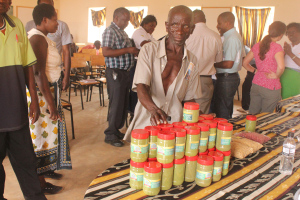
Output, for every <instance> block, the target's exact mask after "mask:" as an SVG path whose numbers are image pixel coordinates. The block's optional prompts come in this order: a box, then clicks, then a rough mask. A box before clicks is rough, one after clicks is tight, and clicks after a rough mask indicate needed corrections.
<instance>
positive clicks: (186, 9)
mask: <svg viewBox="0 0 300 200" xmlns="http://www.w3.org/2000/svg"><path fill="white" fill-rule="evenodd" d="M178 13H182V14H187V15H188V16H190V17H191V23H192V24H193V23H194V19H193V12H192V10H191V9H190V8H189V7H187V6H184V5H179V6H175V7H173V8H172V9H171V10H170V11H169V14H168V21H167V22H170V20H171V18H172V17H173V16H174V15H175V14H178Z"/></svg>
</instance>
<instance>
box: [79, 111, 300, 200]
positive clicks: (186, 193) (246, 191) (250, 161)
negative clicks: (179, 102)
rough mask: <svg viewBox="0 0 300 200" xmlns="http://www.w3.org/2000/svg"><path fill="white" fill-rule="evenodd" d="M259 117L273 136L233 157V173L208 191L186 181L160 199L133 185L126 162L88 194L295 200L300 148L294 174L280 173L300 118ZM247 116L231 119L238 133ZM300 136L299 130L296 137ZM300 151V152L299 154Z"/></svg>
mask: <svg viewBox="0 0 300 200" xmlns="http://www.w3.org/2000/svg"><path fill="white" fill-rule="evenodd" d="M256 116H257V118H258V119H257V129H256V132H259V133H261V134H265V135H267V136H269V137H271V140H269V141H268V142H267V143H265V144H264V145H263V148H261V149H260V150H259V151H257V152H255V153H253V154H250V155H249V156H247V157H246V158H244V159H237V158H232V159H231V161H230V167H229V173H228V174H227V175H226V176H224V177H222V179H221V180H220V181H218V182H215V183H212V184H211V185H210V186H208V187H206V188H202V187H200V186H198V185H196V183H195V182H192V183H187V182H184V183H183V184H182V185H180V186H176V187H175V186H173V187H172V188H171V189H169V190H167V191H160V193H159V194H158V195H156V196H153V197H151V196H147V195H145V193H144V192H143V191H142V190H134V189H131V188H130V186H129V173H130V159H128V160H124V161H123V162H120V163H118V164H116V165H114V166H111V167H110V168H108V169H106V170H105V171H104V172H102V173H101V174H99V175H98V176H97V177H96V178H95V179H94V180H93V182H92V183H91V184H90V186H89V188H88V189H87V191H86V194H85V198H84V199H85V200H92V199H109V200H111V199H149V200H150V199H153V200H157V199H210V200H216V199H222V200H225V199H246V200H247V199H249V200H250V199H266V200H267V199H272V200H273V199H280V200H283V199H291V200H292V199H293V195H294V194H295V193H296V191H297V190H298V189H299V188H300V152H299V151H300V149H298V150H297V151H296V156H295V164H294V169H293V174H292V175H290V176H285V175H282V174H281V173H279V172H278V167H279V162H280V157H281V152H282V143H283V141H284V139H285V136H287V134H288V132H289V131H290V130H291V129H292V128H295V129H299V128H300V117H298V116H297V115H296V116H295V115H294V114H293V113H261V114H258V115H256ZM245 118H246V115H242V116H239V117H237V118H234V119H231V120H230V122H231V123H233V124H234V133H237V132H241V131H243V130H244V128H245V127H244V126H245ZM298 134H300V131H296V133H295V135H298ZM298 152H299V153H298Z"/></svg>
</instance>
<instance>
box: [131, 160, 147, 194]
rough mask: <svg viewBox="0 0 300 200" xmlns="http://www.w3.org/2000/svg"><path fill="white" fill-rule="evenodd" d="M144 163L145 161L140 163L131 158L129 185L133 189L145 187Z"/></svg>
mask: <svg viewBox="0 0 300 200" xmlns="http://www.w3.org/2000/svg"><path fill="white" fill-rule="evenodd" d="M144 165H145V162H140V163H138V162H134V161H132V160H130V179H129V185H130V187H131V188H132V189H135V190H141V189H143V179H144Z"/></svg>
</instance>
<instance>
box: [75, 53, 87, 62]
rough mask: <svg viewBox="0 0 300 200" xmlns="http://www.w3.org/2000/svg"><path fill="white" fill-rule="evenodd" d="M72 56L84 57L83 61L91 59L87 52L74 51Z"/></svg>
mask: <svg viewBox="0 0 300 200" xmlns="http://www.w3.org/2000/svg"><path fill="white" fill-rule="evenodd" d="M73 56H74V58H84V59H85V61H91V55H90V54H88V53H74V54H73Z"/></svg>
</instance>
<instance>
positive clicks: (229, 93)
mask: <svg viewBox="0 0 300 200" xmlns="http://www.w3.org/2000/svg"><path fill="white" fill-rule="evenodd" d="M216 76H217V81H216V84H215V90H214V95H215V96H214V110H213V112H214V113H216V115H217V117H220V118H225V119H230V118H232V113H233V98H234V95H235V92H236V91H237V89H238V87H239V84H240V76H239V74H238V73H234V74H217V75H216Z"/></svg>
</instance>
